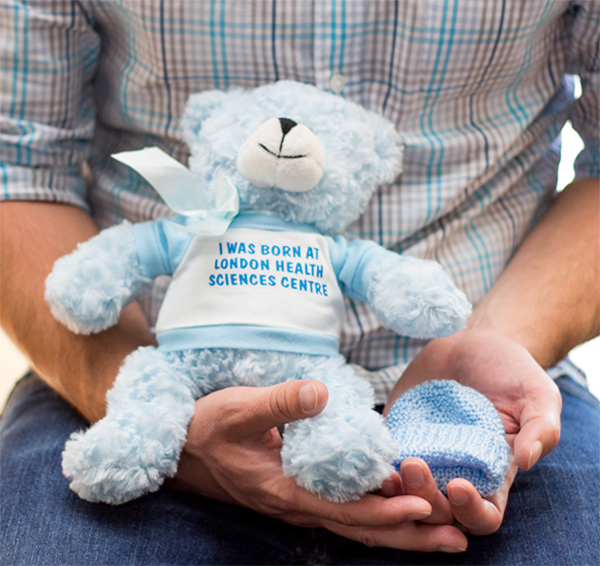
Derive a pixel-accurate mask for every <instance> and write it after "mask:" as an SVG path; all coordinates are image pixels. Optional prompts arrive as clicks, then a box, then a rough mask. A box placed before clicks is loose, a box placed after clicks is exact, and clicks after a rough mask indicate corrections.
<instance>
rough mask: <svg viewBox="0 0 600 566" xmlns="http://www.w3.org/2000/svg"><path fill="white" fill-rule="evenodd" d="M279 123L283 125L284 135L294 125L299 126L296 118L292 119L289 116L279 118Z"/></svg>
mask: <svg viewBox="0 0 600 566" xmlns="http://www.w3.org/2000/svg"><path fill="white" fill-rule="evenodd" d="M279 124H280V125H281V131H282V132H283V135H284V136H285V135H287V133H288V132H289V131H290V130H291V129H292V128H293V127H294V126H297V125H298V124H297V122H294V120H290V119H289V118H279Z"/></svg>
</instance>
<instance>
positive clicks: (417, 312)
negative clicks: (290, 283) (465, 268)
mask: <svg viewBox="0 0 600 566" xmlns="http://www.w3.org/2000/svg"><path fill="white" fill-rule="evenodd" d="M328 245H329V256H330V259H331V263H332V265H333V268H334V271H335V273H336V275H337V277H338V281H339V282H340V286H341V288H342V290H343V291H344V292H346V293H347V294H348V296H349V297H350V298H352V299H359V300H363V301H366V302H368V303H369V305H370V306H371V308H372V309H373V311H374V312H375V314H377V316H378V317H379V318H380V319H381V321H382V322H383V324H384V326H386V328H390V329H392V330H394V331H396V332H397V333H398V334H401V335H403V336H412V337H415V338H439V337H442V336H449V335H451V334H454V333H455V332H458V331H459V330H462V329H463V328H464V327H465V325H466V321H467V318H468V317H469V316H470V314H471V304H470V303H469V301H468V300H467V297H466V296H465V294H464V293H463V292H462V291H460V290H459V289H458V288H457V287H456V286H455V285H454V283H453V282H452V280H451V279H450V277H449V276H448V274H447V273H446V272H445V271H444V270H443V268H442V266H441V265H440V264H439V263H437V262H435V261H430V260H424V259H417V258H413V257H409V256H402V255H400V254H397V253H395V252H391V251H389V250H386V249H385V248H383V247H381V246H379V245H377V244H376V243H375V242H371V241H366V240H354V241H353V242H351V243H350V244H348V242H347V241H346V240H345V238H343V237H341V236H338V237H336V238H335V239H332V238H328Z"/></svg>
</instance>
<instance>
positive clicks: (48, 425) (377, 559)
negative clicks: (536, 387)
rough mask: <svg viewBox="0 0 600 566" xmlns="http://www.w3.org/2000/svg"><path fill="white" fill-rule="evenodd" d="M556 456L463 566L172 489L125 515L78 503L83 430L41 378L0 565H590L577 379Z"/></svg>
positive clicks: (10, 455) (593, 416) (8, 481)
mask: <svg viewBox="0 0 600 566" xmlns="http://www.w3.org/2000/svg"><path fill="white" fill-rule="evenodd" d="M557 384H558V385H559V388H560V389H561V393H562V396H563V412H562V427H563V428H562V436H561V442H560V443H559V445H558V447H557V448H556V449H555V450H554V451H553V452H552V453H551V454H550V455H549V456H547V457H546V458H544V459H543V460H542V461H541V462H540V463H538V464H537V465H536V466H535V467H534V468H533V469H532V470H530V471H529V472H519V474H518V475H517V478H516V480H515V483H514V485H513V487H512V490H511V494H510V497H509V503H508V506H507V509H506V514H505V519H504V523H503V525H502V527H501V529H500V530H499V531H498V532H497V533H495V534H494V535H490V536H486V537H473V536H470V537H469V549H468V551H467V553H466V554H462V555H445V554H423V553H413V552H401V551H393V550H389V549H377V548H376V549H373V548H368V547H365V546H362V545H360V544H357V543H353V542H351V541H348V540H346V539H343V538H341V537H338V536H336V535H333V534H331V533H329V532H327V531H324V530H320V529H305V528H299V527H293V526H290V525H287V524H285V523H282V522H280V521H277V520H274V519H270V518H268V517H264V516H262V515H259V514H257V513H254V512H253V511H249V510H247V509H243V508H240V507H236V506H230V505H225V504H221V503H217V502H213V501H209V500H206V499H203V498H200V497H195V496H191V495H187V494H183V493H178V492H175V491H171V490H168V489H162V490H160V491H159V492H158V493H155V494H152V495H149V496H146V497H143V498H141V499H138V500H135V501H132V502H130V503H127V504H125V505H121V506H116V507H112V506H108V505H104V504H92V503H88V502H85V501H83V500H81V499H79V498H78V497H77V496H76V495H75V494H74V493H72V492H71V490H70V489H69V487H68V481H67V480H66V479H65V478H64V476H63V475H62V472H61V453H62V450H63V448H64V444H65V441H66V440H67V438H68V437H69V435H70V434H71V433H72V432H73V431H75V430H78V429H80V428H84V427H85V426H86V423H85V421H84V420H83V419H82V418H81V417H80V416H79V415H78V414H77V413H76V412H75V411H74V410H73V409H71V408H70V407H69V406H68V405H67V404H66V403H65V402H64V401H63V400H62V399H60V398H59V397H58V396H57V395H56V394H54V393H53V392H52V391H51V390H50V389H48V388H47V387H46V386H45V385H44V384H43V383H42V382H41V381H39V380H38V379H37V378H36V377H34V376H32V375H30V376H27V377H26V378H24V379H23V380H21V382H19V384H18V385H17V388H16V390H15V391H14V392H13V394H12V396H11V398H10V400H9V403H8V405H7V407H6V409H5V412H4V415H3V417H2V421H1V423H0V435H1V437H0V438H1V446H0V448H1V450H0V463H1V470H0V472H1V484H0V493H1V499H0V501H1V509H0V513H1V515H0V516H1V521H0V528H1V530H0V532H1V534H2V536H1V540H0V564H1V565H9V564H10V565H18V564H22V565H25V566H32V565H53V566H54V565H57V564H61V565H69V564H73V565H82V564H94V565H98V566H99V565H103V564H115V565H121V564H128V565H130V564H141V565H144V566H150V565H152V564H176V565H184V564H307V563H308V564H556V565H558V564H592V563H596V561H597V556H598V555H600V548H599V541H600V506H599V505H598V494H599V492H600V470H599V462H600V454H599V445H600V441H599V430H600V426H599V425H600V411H599V404H598V401H597V400H596V399H595V398H594V397H593V396H592V395H591V394H590V393H589V392H588V391H587V390H585V389H583V388H582V387H581V386H579V385H577V384H576V383H575V382H574V381H572V380H571V379H569V378H561V379H559V380H558V381H557Z"/></svg>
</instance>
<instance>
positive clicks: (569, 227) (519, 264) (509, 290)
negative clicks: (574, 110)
mask: <svg viewBox="0 0 600 566" xmlns="http://www.w3.org/2000/svg"><path fill="white" fill-rule="evenodd" d="M599 195H600V187H599V182H598V180H596V179H585V180H580V181H576V182H575V183H573V184H571V185H570V186H569V187H567V188H566V189H565V190H564V191H563V193H561V194H560V195H559V196H558V197H557V199H556V201H555V202H554V204H553V205H552V207H551V208H550V209H549V210H548V212H547V213H546V214H545V215H544V217H543V218H542V220H541V221H540V223H539V224H538V225H537V226H536V227H535V229H534V230H533V231H532V232H531V233H530V234H529V235H528V236H527V238H526V239H525V241H524V242H523V244H522V245H521V247H520V248H519V250H518V252H517V253H516V254H515V256H514V258H513V259H512V261H511V262H510V263H509V265H508V266H507V267H506V269H505V270H504V272H503V273H502V275H501V276H500V277H499V279H498V280H497V281H496V283H495V284H494V286H493V287H492V289H491V290H490V291H489V293H488V294H487V295H486V296H485V297H484V298H483V299H482V301H480V303H479V304H478V305H477V306H476V308H475V310H474V313H473V315H472V317H471V318H470V320H469V323H468V326H469V328H477V329H488V328H489V329H492V330H495V331H497V332H500V333H501V334H502V335H504V336H506V337H508V338H511V339H513V340H515V341H516V342H518V343H520V344H522V345H523V346H525V348H527V350H528V351H529V352H530V354H531V355H532V356H533V357H534V359H535V360H536V361H537V362H538V363H539V364H540V365H541V366H542V367H544V368H548V367H551V366H552V365H553V364H555V363H556V362H558V361H559V360H560V359H562V358H563V357H564V356H565V355H566V354H567V353H568V352H569V351H570V350H571V348H573V347H574V346H576V345H577V344H580V343H581V342H584V341H586V340H589V339H590V338H593V337H594V336H596V335H597V334H598V332H599V325H600V321H599V312H600V293H599V289H600V274H599V273H600V266H599V264H600V234H599V231H600V229H599V228H600V220H599Z"/></svg>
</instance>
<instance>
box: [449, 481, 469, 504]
mask: <svg viewBox="0 0 600 566" xmlns="http://www.w3.org/2000/svg"><path fill="white" fill-rule="evenodd" d="M448 497H449V498H450V501H452V503H454V505H465V504H466V503H467V502H468V501H469V492H468V491H467V490H466V489H465V488H464V487H461V486H459V485H457V486H454V487H453V488H452V489H449V490H448Z"/></svg>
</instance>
